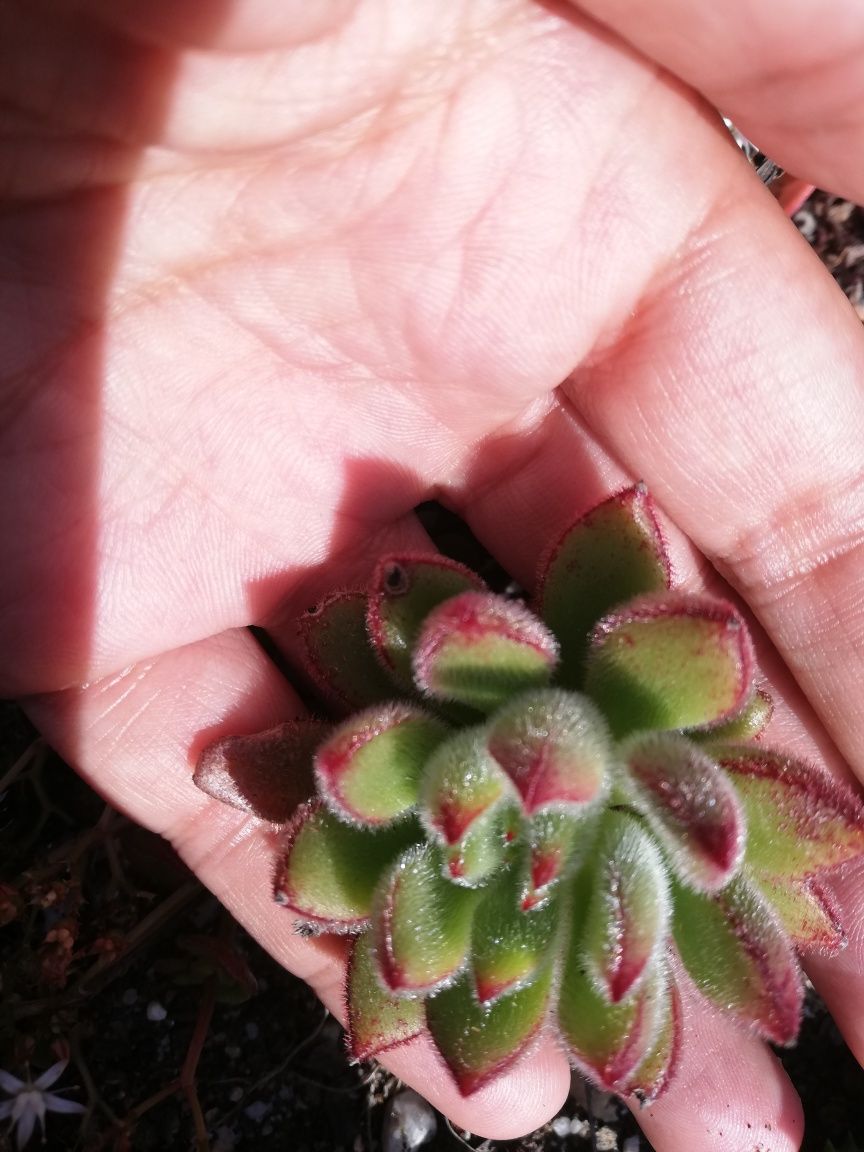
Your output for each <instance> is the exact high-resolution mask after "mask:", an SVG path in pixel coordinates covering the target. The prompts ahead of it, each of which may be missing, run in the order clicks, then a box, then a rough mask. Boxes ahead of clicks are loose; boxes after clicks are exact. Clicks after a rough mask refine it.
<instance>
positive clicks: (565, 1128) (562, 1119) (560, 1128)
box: [552, 1116, 571, 1140]
mask: <svg viewBox="0 0 864 1152" xmlns="http://www.w3.org/2000/svg"><path fill="white" fill-rule="evenodd" d="M570 1125H571V1120H570V1117H569V1116H556V1117H555V1119H554V1120H553V1121H552V1131H553V1132H554V1133H555V1135H556V1136H557V1137H558V1138H559V1140H563V1139H564V1137H565V1136H569V1135H570Z"/></svg>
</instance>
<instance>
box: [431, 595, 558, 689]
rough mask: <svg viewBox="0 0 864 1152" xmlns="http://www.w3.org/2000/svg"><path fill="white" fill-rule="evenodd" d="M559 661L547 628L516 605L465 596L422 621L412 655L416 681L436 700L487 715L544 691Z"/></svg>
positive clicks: (488, 597)
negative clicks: (524, 695)
mask: <svg viewBox="0 0 864 1152" xmlns="http://www.w3.org/2000/svg"><path fill="white" fill-rule="evenodd" d="M557 659H558V645H557V643H556V641H555V637H554V636H553V635H552V633H551V632H550V631H549V630H548V629H547V628H546V626H545V625H544V624H543V623H542V622H541V621H540V620H538V619H537V617H536V616H534V614H533V613H532V612H530V611H529V610H528V609H527V608H526V607H525V605H524V604H521V603H520V602H519V601H518V600H507V599H505V598H504V597H503V596H495V595H493V594H492V593H491V592H489V593H484V592H463V593H462V594H461V595H459V596H454V597H452V598H451V599H450V600H446V601H445V602H444V603H443V604H439V605H438V607H437V608H435V609H433V610H432V612H430V614H429V615H428V616H427V617H426V620H425V621H424V623H423V627H422V628H421V630H420V635H419V638H418V640H417V645H416V647H415V649H414V657H413V667H414V680H415V683H416V684H417V686H418V687H419V688H420V689H421V690H422V691H423V692H424V693H426V694H427V695H429V696H431V697H433V698H434V699H441V700H453V701H456V702H457V703H460V704H467V705H468V706H469V707H472V708H476V709H478V710H479V711H481V712H491V711H493V710H494V709H496V708H498V707H500V706H501V705H502V704H504V703H506V701H507V700H509V699H510V698H511V697H513V696H516V695H518V694H519V693H520V692H525V691H528V690H529V689H532V688H540V687H544V686H545V685H546V684H547V683H548V681H549V679H550V677H551V675H552V672H553V670H554V667H555V663H556V661H557Z"/></svg>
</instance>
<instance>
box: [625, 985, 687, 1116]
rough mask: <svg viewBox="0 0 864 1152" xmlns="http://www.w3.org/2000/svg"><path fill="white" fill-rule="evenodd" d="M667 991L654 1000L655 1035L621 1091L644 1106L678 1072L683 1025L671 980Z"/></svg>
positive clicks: (676, 994) (653, 1099)
mask: <svg viewBox="0 0 864 1152" xmlns="http://www.w3.org/2000/svg"><path fill="white" fill-rule="evenodd" d="M668 993H669V994H668V996H664V997H659V998H658V999H657V1000H656V1001H655V1006H656V1009H657V1014H658V1017H659V1025H658V1027H657V1034H656V1036H655V1038H654V1042H653V1044H652V1045H651V1047H650V1049H649V1051H648V1054H647V1055H646V1056H645V1057H644V1058H643V1059H642V1061H641V1062H640V1063H639V1065H638V1066H637V1068H636V1070H635V1071H634V1072H633V1073H632V1074H631V1076H630V1078H629V1081H628V1083H627V1087H626V1088H625V1089H624V1090H623V1091H622V1093H621V1094H622V1095H627V1096H635V1097H636V1098H637V1100H639V1102H640V1104H643V1105H644V1104H653V1103H654V1101H655V1100H659V1099H660V1097H661V1096H662V1095H663V1093H664V1092H665V1091H666V1089H667V1088H668V1087H669V1085H670V1084H671V1083H672V1081H673V1080H674V1079H675V1073H676V1072H677V1071H678V1062H679V1060H680V1057H681V1045H682V1042H683V1038H684V1036H683V1032H684V1024H683V1011H682V1007H681V995H680V993H679V991H678V988H677V986H676V985H675V982H674V980H670V981H669V985H668Z"/></svg>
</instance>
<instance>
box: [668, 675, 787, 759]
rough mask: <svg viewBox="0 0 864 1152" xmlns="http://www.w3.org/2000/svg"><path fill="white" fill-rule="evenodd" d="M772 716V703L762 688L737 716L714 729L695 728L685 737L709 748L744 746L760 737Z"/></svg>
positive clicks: (757, 689)
mask: <svg viewBox="0 0 864 1152" xmlns="http://www.w3.org/2000/svg"><path fill="white" fill-rule="evenodd" d="M773 715H774V701H773V700H772V699H771V697H770V696H769V695H768V693H767V692H766V691H765V689H764V688H756V689H755V690H754V692H753V694H752V696H751V697H750V699H749V700H748V701H747V703H746V704H745V705H744V708H743V710H742V711H741V712H739V713H738V715H737V716H733V717H732V719H731V720H727V721H726V722H725V723H724V724H717V725H716V726H715V727H714V728H708V729H707V730H700V729H698V728H697V729H695V730H694V731H693V732H688V733H687V735H688V736H689V737H690V739H691V740H696V741H698V742H699V743H700V744H704V745H706V746H707V747H709V748H710V747H711V746H713V745H714V744H746V743H749V742H750V741H751V740H755V739H756V738H757V737H758V736H761V735H762V733H763V732H764V731H765V729H766V728H767V727H768V723H769V721H770V720H771V717H772V716H773Z"/></svg>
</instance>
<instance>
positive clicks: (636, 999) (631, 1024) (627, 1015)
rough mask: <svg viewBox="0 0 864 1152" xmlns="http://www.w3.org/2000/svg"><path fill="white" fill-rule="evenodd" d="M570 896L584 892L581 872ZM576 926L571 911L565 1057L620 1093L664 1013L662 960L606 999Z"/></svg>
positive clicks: (561, 1018)
mask: <svg viewBox="0 0 864 1152" xmlns="http://www.w3.org/2000/svg"><path fill="white" fill-rule="evenodd" d="M580 888H581V889H582V891H581V892H579V889H580ZM575 895H576V901H577V903H579V902H581V899H584V898H585V896H587V892H585V889H584V883H583V878H582V877H581V876H580V877H579V879H578V883H577V891H576V893H575ZM579 927H580V917H579V915H578V912H574V923H573V930H572V931H571V936H570V942H569V945H568V946H567V948H566V950H565V954H564V966H563V972H562V977H561V987H560V991H559V999H558V1028H559V1031H560V1033H561V1037H562V1040H563V1041H564V1044H565V1046H566V1048H567V1052H568V1055H569V1056H570V1059H571V1060H572V1062H573V1063H574V1064H575V1065H576V1066H577V1067H578V1068H579V1069H580V1071H582V1072H583V1073H584V1074H585V1075H587V1076H588V1078H589V1079H590V1080H592V1081H593V1082H594V1083H595V1084H597V1085H599V1086H600V1087H601V1088H602V1089H604V1091H607V1092H625V1091H627V1090H628V1089H629V1088H630V1086H631V1083H632V1081H633V1078H634V1076H635V1075H636V1073H637V1070H638V1069H639V1068H640V1067H641V1066H642V1065H643V1064H644V1062H645V1061H646V1060H647V1059H648V1058H649V1056H650V1055H651V1054H652V1053H653V1051H654V1048H655V1044H656V1041H657V1038H658V1035H659V1033H660V1031H661V1029H662V1026H663V1023H664V1022H665V1020H666V1016H667V1014H668V1008H667V1006H666V1005H665V1004H664V1001H665V1000H666V999H668V997H669V996H670V992H669V987H668V976H667V973H666V965H665V962H662V963H661V962H659V958H658V963H657V964H656V965H654V966H653V967H652V970H651V972H650V973H649V974H648V977H647V978H646V979H645V980H644V981H643V983H642V985H641V987H640V988H638V989H637V991H636V993H635V995H634V996H631V997H629V998H628V999H626V1000H621V1001H619V1002H618V1003H617V1004H613V1003H610V1001H609V1000H608V999H607V998H606V997H605V996H604V995H603V994H602V993H601V992H600V991H598V988H597V985H596V982H595V980H594V978H593V976H592V975H591V974H590V973H589V971H588V966H587V964H586V962H585V956H584V950H583V942H582V937H581V932H580V930H579ZM635 1086H636V1085H634V1087H635Z"/></svg>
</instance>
